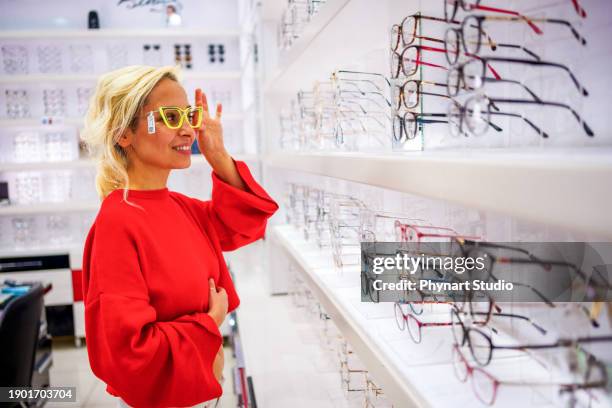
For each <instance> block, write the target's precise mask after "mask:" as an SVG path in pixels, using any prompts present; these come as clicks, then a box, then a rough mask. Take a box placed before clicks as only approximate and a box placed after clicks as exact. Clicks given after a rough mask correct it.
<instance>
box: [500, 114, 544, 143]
mask: <svg viewBox="0 0 612 408" xmlns="http://www.w3.org/2000/svg"><path fill="white" fill-rule="evenodd" d="M491 115H500V116H510V117H513V118H521V119H522V120H523V121H524V122H525V123H527V124H528V125H529V126H531V128H532V129H533V130H535V131H536V133H538V134H539V135H541V136H542V137H543V138H546V139H548V133H546V132H544V131H543V130H542V129H540V128H539V127H538V126H536V124H535V123H533V122H532V121H530V120H529V119H527V118H526V117H524V116H523V115H519V114H518V113H508V112H491Z"/></svg>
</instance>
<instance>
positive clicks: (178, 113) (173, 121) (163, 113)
mask: <svg viewBox="0 0 612 408" xmlns="http://www.w3.org/2000/svg"><path fill="white" fill-rule="evenodd" d="M155 113H159V116H160V117H161V118H162V120H163V121H164V125H166V127H167V128H168V129H179V128H181V127H182V126H183V122H184V121H185V120H186V121H187V123H188V124H189V126H190V127H191V128H194V129H197V128H199V127H200V125H202V115H203V113H204V111H203V109H202V107H201V106H188V107H187V108H184V109H183V108H180V107H178V106H160V107H159V108H158V109H157V110H154V111H150V112H148V113H147V130H148V132H149V134H151V133H155Z"/></svg>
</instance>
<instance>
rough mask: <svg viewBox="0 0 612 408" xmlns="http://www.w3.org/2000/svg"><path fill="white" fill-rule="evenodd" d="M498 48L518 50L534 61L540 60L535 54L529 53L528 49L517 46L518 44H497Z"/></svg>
mask: <svg viewBox="0 0 612 408" xmlns="http://www.w3.org/2000/svg"><path fill="white" fill-rule="evenodd" d="M497 46H498V47H501V48H514V49H518V50H521V51H523V52H524V53H525V54H528V55H529V56H531V57H533V59H535V60H536V61H540V60H541V58H540V56H539V55H538V54H536V53H535V52H533V51H531V50H530V49H528V48H526V47H524V46H522V45H518V44H497Z"/></svg>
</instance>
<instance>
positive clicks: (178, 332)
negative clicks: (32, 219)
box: [83, 162, 278, 408]
mask: <svg viewBox="0 0 612 408" xmlns="http://www.w3.org/2000/svg"><path fill="white" fill-rule="evenodd" d="M236 167H237V169H238V172H239V174H240V176H241V177H242V179H243V180H244V182H245V184H246V185H247V189H248V191H242V190H239V189H237V188H235V187H232V186H230V185H229V184H226V183H225V182H223V181H221V179H219V178H218V177H217V176H216V175H215V174H214V173H213V175H212V179H213V191H212V200H211V201H200V200H197V199H195V198H191V197H187V196H185V195H183V194H180V193H176V192H173V191H169V190H168V189H167V188H164V189H161V190H146V191H145V190H138V191H137V190H130V191H129V194H128V200H129V201H131V202H133V203H135V204H138V205H139V206H141V207H142V208H143V209H144V211H143V210H141V209H139V208H135V207H133V206H131V205H129V204H127V203H125V202H123V190H115V191H113V192H112V193H110V194H109V195H108V196H107V197H106V199H104V201H103V202H102V206H101V208H100V211H99V213H98V215H97V217H96V220H95V222H94V224H93V226H92V227H91V230H90V231H89V234H88V236H87V240H86V242H85V250H84V254H83V295H84V301H85V329H86V332H87V351H88V354H89V362H90V364H91V369H92V371H93V372H94V374H95V375H96V376H97V377H99V378H100V379H101V380H103V381H104V382H105V383H106V384H107V391H108V392H109V393H110V394H112V395H115V396H120V397H121V398H123V400H124V401H125V402H127V403H128V404H129V405H130V406H132V407H138V408H140V407H183V406H192V405H195V404H198V403H201V402H204V401H207V400H211V399H214V398H217V397H219V396H220V395H221V393H222V389H221V386H220V384H219V383H218V382H217V380H216V379H215V377H214V375H213V371H212V365H213V361H214V358H215V355H216V353H217V351H218V350H219V347H220V346H221V342H222V337H221V334H220V332H219V329H218V328H217V325H216V324H215V322H214V320H213V319H212V318H211V317H210V316H208V314H207V313H206V312H207V310H208V294H209V283H208V279H209V278H211V277H212V278H213V279H214V280H215V283H216V284H217V286H220V287H223V288H225V290H226V291H227V295H228V300H229V310H230V311H232V310H234V309H235V308H236V307H237V306H238V304H239V303H240V300H239V299H238V295H237V294H236V290H235V288H234V284H233V282H232V279H231V277H230V275H229V273H228V270H227V267H226V264H225V261H224V259H223V255H222V253H221V251H229V250H233V249H236V248H238V247H241V246H243V245H246V244H248V243H250V242H253V241H255V240H257V239H259V238H261V237H262V236H263V235H264V231H265V228H266V222H267V219H268V218H269V217H270V216H271V215H272V214H273V213H274V212H275V211H276V210H277V209H278V206H277V204H276V203H275V202H274V200H272V199H271V198H270V196H268V194H266V192H265V191H264V190H263V189H262V187H261V186H259V185H258V184H257V183H256V182H255V180H254V179H253V177H252V176H251V174H250V172H249V170H248V168H247V166H246V164H244V163H243V162H236Z"/></svg>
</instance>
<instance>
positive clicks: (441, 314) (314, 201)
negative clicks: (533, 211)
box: [286, 183, 612, 406]
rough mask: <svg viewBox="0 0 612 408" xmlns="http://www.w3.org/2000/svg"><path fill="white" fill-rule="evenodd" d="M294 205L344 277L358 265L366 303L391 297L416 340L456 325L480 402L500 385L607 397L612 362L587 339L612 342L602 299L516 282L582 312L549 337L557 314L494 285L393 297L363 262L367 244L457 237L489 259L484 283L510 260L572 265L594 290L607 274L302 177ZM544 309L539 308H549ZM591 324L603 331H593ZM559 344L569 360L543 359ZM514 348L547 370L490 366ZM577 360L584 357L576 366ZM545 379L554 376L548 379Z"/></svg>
mask: <svg viewBox="0 0 612 408" xmlns="http://www.w3.org/2000/svg"><path fill="white" fill-rule="evenodd" d="M286 210H287V213H286V216H287V221H288V222H289V223H290V224H292V225H294V226H295V227H297V228H299V229H301V230H302V231H303V234H304V238H305V239H306V240H307V241H310V240H313V241H315V243H316V245H317V246H318V247H319V248H320V249H321V250H322V251H325V250H330V251H331V254H332V256H331V257H332V259H333V264H334V266H335V267H336V269H337V270H339V271H341V272H342V274H343V276H345V277H346V278H347V279H348V278H350V276H349V275H350V274H351V273H353V272H354V273H360V275H361V284H360V285H361V295H362V301H363V300H367V301H372V302H375V303H379V302H381V304H382V302H391V303H388V304H393V309H394V310H393V314H394V317H395V321H396V323H397V326H398V328H399V329H400V330H402V331H405V332H407V334H408V335H409V336H408V337H409V338H410V339H411V340H412V341H413V342H414V343H421V341H422V338H423V331H425V332H427V331H430V330H432V328H444V327H446V328H447V329H450V331H451V332H452V340H453V343H454V345H453V351H452V356H453V357H452V358H453V364H454V367H455V373H456V374H457V376H458V378H459V379H460V380H461V381H467V380H468V378H470V377H471V378H472V380H473V381H474V392H475V393H476V396H477V397H478V399H479V400H480V401H481V402H483V403H485V404H488V405H492V404H494V402H495V401H496V398H497V389H498V387H500V386H501V385H523V386H525V387H540V386H542V387H549V389H550V388H552V389H556V390H558V391H559V394H558V395H559V396H560V397H562V398H563V400H564V401H565V400H567V401H570V402H571V401H574V402H575V403H577V401H578V400H581V401H584V400H585V399H588V400H592V399H593V398H595V399H596V398H604V400H605V398H609V395H608V394H609V390H610V388H609V387H610V385H611V384H609V380H610V379H611V377H610V376H609V370H610V369H612V366H609V365H608V366H606V364H605V363H603V362H602V361H601V360H600V359H599V358H598V357H595V356H594V355H593V354H590V353H589V351H587V349H588V346H589V345H593V344H601V343H603V344H606V343H609V342H612V335H609V334H605V333H604V334H602V333H601V332H602V330H600V329H599V328H600V327H602V325H601V323H600V321H599V319H600V318H601V315H602V306H601V303H599V302H591V303H580V302H574V303H561V302H553V301H551V300H550V299H548V298H547V295H545V294H544V293H542V291H541V290H538V289H537V288H536V287H534V286H532V285H530V284H529V282H520V281H515V282H513V284H514V285H515V286H520V287H523V288H525V289H526V290H527V291H531V292H533V296H534V297H535V298H537V299H538V300H539V302H538V303H537V306H535V308H536V309H538V306H540V307H539V309H542V308H544V309H547V310H550V315H549V316H556V317H558V316H559V314H558V312H559V311H563V313H564V314H565V315H572V316H573V317H574V318H575V319H574V320H570V319H569V318H565V319H566V320H565V321H567V322H572V323H571V324H576V328H575V329H576V331H575V332H574V333H575V336H576V337H573V338H563V337H561V338H557V339H556V340H555V341H551V340H550V338H549V337H550V336H549V334H550V333H549V329H550V328H551V327H550V326H551V325H552V327H554V328H557V327H558V326H557V325H558V323H559V322H558V321H556V320H557V319H556V317H554V318H552V319H551V318H549V320H550V321H547V323H548V326H549V327H548V328H546V327H544V326H547V325H546V324H545V325H542V324H540V323H539V322H537V321H535V320H534V319H533V318H532V317H531V316H530V315H529V314H530V313H531V312H533V311H534V310H533V309H534V305H533V304H529V305H527V304H521V303H516V302H515V303H505V302H499V301H496V299H494V298H493V296H492V295H491V293H489V292H485V291H470V290H464V291H457V292H456V293H454V294H453V296H452V297H449V296H446V297H445V296H440V295H439V294H436V293H433V292H432V291H427V290H417V291H416V292H414V291H411V292H410V293H408V292H406V293H405V296H400V299H396V298H391V297H385V295H387V293H385V292H380V291H379V290H377V289H375V285H374V281H375V280H376V279H377V276H376V275H374V274H372V273H371V270H372V269H371V268H363V267H362V265H361V262H369V259H368V257H367V256H365V257H362V254H361V243H362V242H385V241H386V242H397V243H402V242H406V243H413V244H414V243H416V244H418V245H420V247H419V248H420V250H421V251H423V250H427V249H426V248H429V249H430V250H431V247H430V246H428V245H427V244H428V243H432V242H445V241H446V242H450V243H451V245H450V247H451V248H454V249H452V251H453V250H454V251H456V253H457V254H456V255H457V256H464V257H465V256H469V257H472V258H474V259H476V258H478V257H481V258H483V259H485V260H486V261H485V264H486V267H485V273H484V274H481V275H480V278H481V279H483V280H486V281H497V280H498V277H497V276H496V275H497V273H496V272H495V270H496V268H500V269H501V268H502V267H503V266H504V265H506V264H508V263H515V264H517V265H521V266H522V265H526V267H527V266H529V265H531V266H535V267H538V268H541V269H542V270H546V271H548V272H550V273H551V276H552V274H553V273H554V269H555V268H556V267H558V266H562V267H568V266H569V267H570V268H573V269H574V273H575V275H576V277H577V279H578V280H580V281H581V282H582V284H584V285H585V286H587V287H589V288H590V289H593V290H596V289H601V288H602V287H603V289H605V290H610V289H612V286H610V283H609V281H608V280H607V279H606V278H605V276H600V277H599V278H594V277H588V276H586V275H585V274H584V272H583V271H581V270H580V269H579V268H577V267H575V266H573V265H571V264H568V263H567V262H564V261H560V260H552V259H539V258H537V257H535V256H534V255H533V254H531V253H529V252H527V251H525V250H524V249H523V248H518V247H517V248H514V247H512V246H509V245H502V244H495V243H489V242H486V241H481V240H480V237H469V236H466V235H464V234H460V233H459V232H457V231H455V230H453V229H452V228H448V227H440V226H433V225H430V224H428V223H427V222H425V221H424V220H416V219H411V218H409V217H406V216H402V215H397V214H390V213H384V212H379V211H372V210H370V209H368V208H367V207H366V206H365V205H364V204H363V203H362V202H361V201H360V200H358V199H354V198H352V197H350V196H347V195H342V194H337V193H331V192H328V191H324V190H321V189H319V188H313V187H309V186H306V185H303V184H297V183H290V184H289V185H288V194H287V202H286ZM500 254H505V255H506V256H500ZM507 254H511V256H507ZM438 255H440V254H438ZM362 259H363V261H362ZM454 277H456V275H455V274H445V273H442V271H440V270H435V269H421V270H420V271H419V272H418V273H417V274H415V275H410V274H406V275H405V276H402V277H401V278H402V279H405V280H412V281H414V282H416V281H418V280H421V279H428V280H433V281H452V279H453V278H454ZM390 299H392V300H390ZM536 312H537V310H536ZM539 313H540V314H539V315H541V310H540V311H539ZM500 326H501V327H502V328H504V327H505V328H506V329H507V328H508V326H509V327H510V332H512V331H514V330H516V328H517V327H518V328H520V329H521V330H520V332H521V333H522V332H526V333H527V334H528V338H530V339H533V338H534V337H533V336H535V338H537V337H539V336H541V339H542V340H541V341H540V342H537V341H533V342H524V343H522V342H520V341H518V344H517V340H516V339H515V338H514V336H513V335H510V336H508V333H507V330H503V329H500ZM523 326H524V328H523ZM604 326H605V325H604ZM434 330H435V329H434ZM603 331H604V332H605V329H603ZM591 332H595V334H593V335H590V333H591ZM439 334H440V333H439ZM504 343H505V344H504ZM551 350H552V351H554V352H557V353H558V354H559V353H560V354H561V355H562V356H563V358H562V359H561V360H562V362H563V363H562V367H560V368H559V365H551V364H549V363H547V362H542V361H540V360H541V358H540V357H539V356H538V355H537V353H535V352H539V351H551ZM508 351H513V353H516V354H513V356H515V357H516V358H517V359H515V360H512V361H514V363H520V364H523V363H524V364H531V363H532V362H533V361H536V362H537V364H538V365H541V367H540V369H541V370H540V371H539V374H538V375H539V376H536V377H537V378H535V379H530V380H521V381H514V380H505V379H500V378H498V377H497V376H495V375H493V374H491V373H490V372H488V371H486V370H485V369H484V368H483V367H485V366H488V365H489V364H491V363H492V362H493V368H496V366H497V364H503V363H502V362H503V361H509V360H506V359H505V357H506V355H505V353H507V352H508ZM494 354H495V355H496V354H500V355H501V356H500V357H501V358H500V359H494V358H493V356H494ZM566 354H567V356H566ZM607 357H609V356H607ZM574 361H581V362H582V363H581V364H577V363H575V364H569V362H574ZM569 366H571V367H569ZM570 368H571V369H570ZM559 369H561V371H562V374H560V377H559V376H558V375H557V376H555V375H556V374H558V371H559ZM543 378H544V379H551V381H542V379H543ZM571 406H576V405H575V404H574V405H571ZM594 406H597V405H594Z"/></svg>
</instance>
